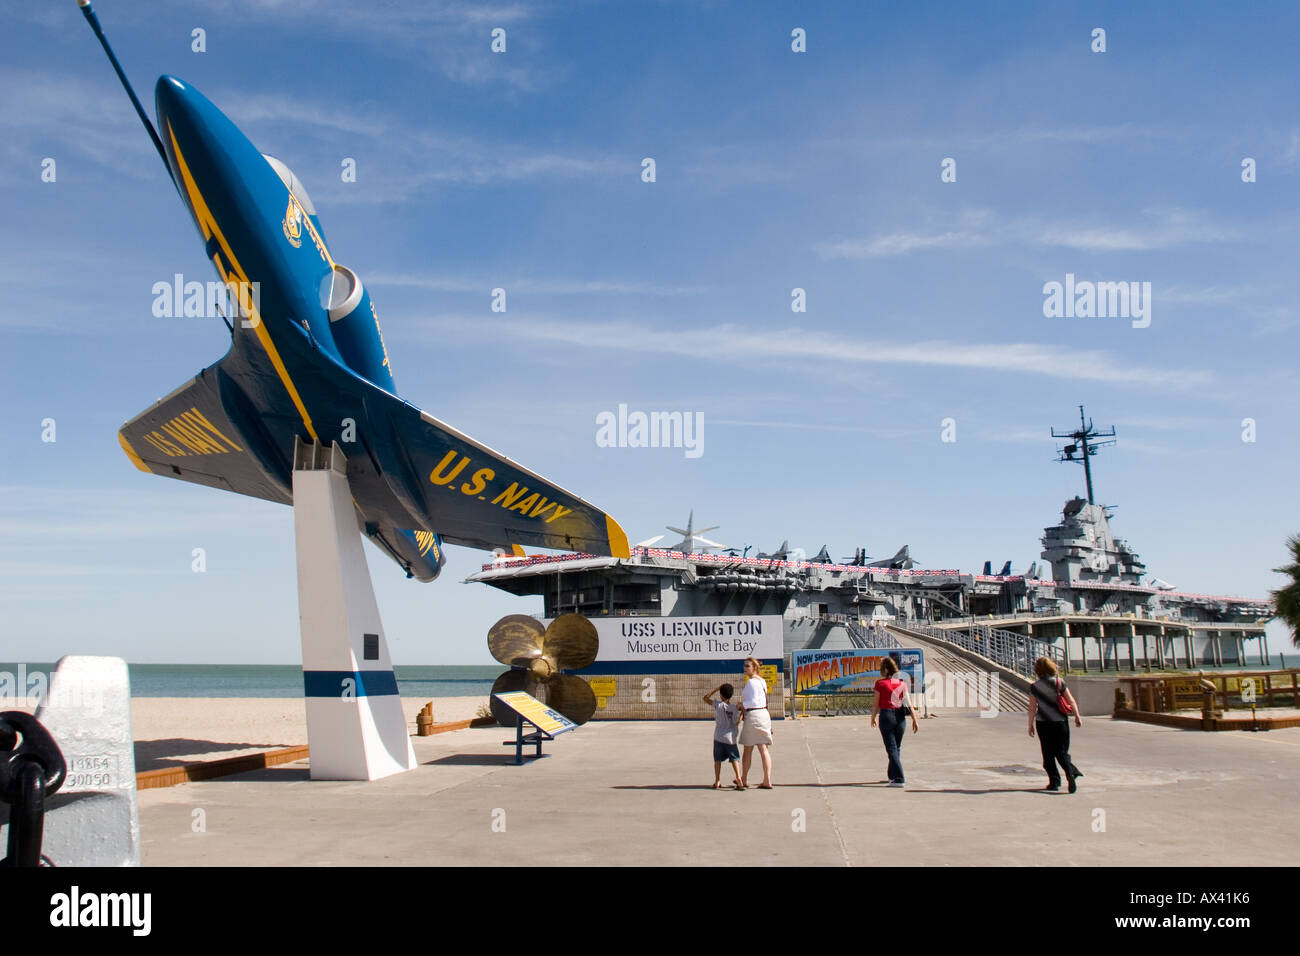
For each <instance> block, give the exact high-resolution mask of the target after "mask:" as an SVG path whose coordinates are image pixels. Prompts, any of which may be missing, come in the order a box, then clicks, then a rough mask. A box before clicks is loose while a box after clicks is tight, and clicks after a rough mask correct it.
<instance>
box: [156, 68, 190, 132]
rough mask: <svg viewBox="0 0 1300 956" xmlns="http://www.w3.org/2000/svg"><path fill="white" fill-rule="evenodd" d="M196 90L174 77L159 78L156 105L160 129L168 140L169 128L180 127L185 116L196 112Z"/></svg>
mask: <svg viewBox="0 0 1300 956" xmlns="http://www.w3.org/2000/svg"><path fill="white" fill-rule="evenodd" d="M193 100H194V88H193V87H192V86H189V85H187V84H186V83H185V82H184V81H183V80H178V79H176V77H174V76H160V77H158V85H157V86H156V87H155V89H154V104H155V106H156V108H157V113H158V128H159V131H160V132H161V133H162V135H163V137H164V138H166V136H167V133H166V130H167V128H168V127H169V126H176V125H178V123H177V120H179V119H180V118H181V117H182V116H183V115H185V114H190V115H192V114H193V112H194V103H193Z"/></svg>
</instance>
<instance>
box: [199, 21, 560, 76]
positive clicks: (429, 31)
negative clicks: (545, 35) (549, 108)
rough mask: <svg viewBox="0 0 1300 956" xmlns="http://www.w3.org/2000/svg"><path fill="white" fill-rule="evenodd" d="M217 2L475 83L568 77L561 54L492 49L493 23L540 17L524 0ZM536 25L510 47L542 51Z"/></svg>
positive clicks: (514, 38)
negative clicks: (368, 4) (371, 5)
mask: <svg viewBox="0 0 1300 956" xmlns="http://www.w3.org/2000/svg"><path fill="white" fill-rule="evenodd" d="M209 6H210V7H212V8H214V9H215V10H217V11H221V12H222V13H223V16H230V17H231V19H234V18H236V17H238V18H239V19H241V20H245V21H254V22H262V23H272V24H275V25H277V26H279V27H280V28H282V29H284V30H286V31H291V32H292V33H294V34H295V35H298V34H310V35H314V36H321V35H325V36H337V37H345V38H346V39H348V40H349V41H351V42H355V43H361V44H364V45H366V46H369V47H371V48H372V49H373V50H375V51H379V52H381V53H382V54H383V55H384V56H390V57H391V56H400V57H403V58H406V59H409V60H413V61H415V62H418V63H419V64H420V65H422V66H425V67H427V68H429V69H432V70H434V71H436V72H438V73H440V74H441V75H443V76H444V77H446V78H447V79H449V80H452V81H453V82H457V83H463V84H467V85H473V86H486V85H490V84H500V85H503V86H505V87H507V88H509V89H512V90H514V91H517V92H525V93H527V92H534V91H537V90H539V89H542V88H544V87H546V86H548V85H549V84H550V83H552V82H554V81H555V80H556V79H558V78H559V77H561V76H562V75H563V74H564V72H565V68H564V66H563V65H562V64H560V63H556V62H555V60H554V58H551V62H550V63H549V64H548V65H547V66H544V67H543V66H538V65H536V64H537V63H538V61H539V59H542V58H539V57H514V58H511V57H507V56H504V55H500V54H494V53H492V52H491V49H490V42H491V31H492V30H493V29H495V28H497V27H501V28H503V29H505V28H508V27H512V26H515V25H517V24H520V23H522V22H525V21H528V20H531V19H535V18H536V17H537V16H538V15H539V13H540V12H541V11H542V10H544V9H545V8H541V7H537V6H530V5H528V4H523V3H485V4H475V3H455V2H444V0H423V2H420V3H413V4H402V5H399V4H392V3H386V4H383V5H382V7H379V8H376V9H375V10H373V12H372V11H371V10H369V9H365V10H359V9H358V7H357V5H356V3H355V2H354V0H211V3H210V4H209ZM540 42H541V41H540V40H539V39H538V36H537V32H536V31H533V32H532V33H528V32H525V31H519V33H518V34H517V35H514V36H511V35H510V33H509V32H508V33H507V51H509V50H510V49H512V48H513V49H523V50H525V51H528V52H531V53H537V52H540V49H541V47H540Z"/></svg>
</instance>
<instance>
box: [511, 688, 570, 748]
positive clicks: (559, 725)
mask: <svg viewBox="0 0 1300 956" xmlns="http://www.w3.org/2000/svg"><path fill="white" fill-rule="evenodd" d="M492 696H493V697H495V698H496V699H497V700H499V701H501V703H503V704H505V705H506V706H507V707H508V708H510V710H511V711H513V712H514V714H515V717H516V718H517V719H516V721H515V739H514V740H503V741H501V745H502V746H503V747H514V748H515V766H519V765H520V764H522V763H523V762H524V758H525V757H527V758H528V759H529V760H536V759H537V758H539V757H547V756H550V755H549V754H544V753H542V741H544V740H554V739H555V738H556V737H558V736H559V735H560V734H563V733H567V732H569V731H570V730H577V729H578V725H577V724H575V723H574V722H573V721H571V720H569V718H568V717H565V716H564V715H563V714H561V713H560V712H559V711H557V710H552V709H551V708H550V707H547V706H546V705H545V704H543V703H542V702H541V701H540V700H538V699H537V698H536V697H533V696H532V695H531V694H525V693H524V692H523V691H511V692H510V693H506V694H493V695H492ZM524 724H528V725H529V726H530V727H532V728H533V730H532V732H530V733H524ZM530 744H531V745H534V746H536V748H537V750H536V752H535V753H531V754H525V753H524V747H526V746H528V745H530Z"/></svg>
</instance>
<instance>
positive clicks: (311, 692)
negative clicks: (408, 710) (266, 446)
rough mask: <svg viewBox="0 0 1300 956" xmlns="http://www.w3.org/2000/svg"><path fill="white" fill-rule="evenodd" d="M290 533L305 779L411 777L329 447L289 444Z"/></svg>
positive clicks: (385, 658)
mask: <svg viewBox="0 0 1300 956" xmlns="http://www.w3.org/2000/svg"><path fill="white" fill-rule="evenodd" d="M293 527H294V541H295V544H296V546H297V550H298V616H299V619H300V621H301V624H302V677H303V689H304V693H305V695H306V698H307V744H308V747H309V748H310V751H311V758H310V759H311V776H312V779H313V780H377V779H378V778H380V777H387V776H389V775H390V774H394V773H401V772H402V771H403V770H413V769H414V768H415V752H414V751H413V750H412V749H411V738H410V735H409V734H408V733H407V729H406V717H405V715H404V714H403V713H402V699H401V697H399V696H398V694H397V679H396V678H395V677H394V676H393V662H392V659H391V658H390V657H389V655H388V642H387V641H386V640H385V638H384V628H383V625H382V624H381V623H380V620H379V605H378V604H377V603H376V601H375V592H374V588H373V587H372V586H371V583H370V569H369V567H368V566H367V565H366V555H365V551H364V550H362V546H361V532H360V530H359V529H358V528H357V517H356V509H355V507H354V506H353V503H352V492H351V491H350V490H349V488H348V478H347V459H346V458H345V457H344V455H343V450H342V449H341V448H339V446H338V445H337V444H334V445H332V446H331V447H330V448H324V447H322V446H320V445H314V444H308V443H305V442H302V441H299V440H295V443H294V455H293Z"/></svg>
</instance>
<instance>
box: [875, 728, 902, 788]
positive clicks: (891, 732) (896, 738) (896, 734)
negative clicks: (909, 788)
mask: <svg viewBox="0 0 1300 956" xmlns="http://www.w3.org/2000/svg"><path fill="white" fill-rule="evenodd" d="M876 719H877V720H878V721H879V723H880V736H881V737H883V738H884V740H885V753H887V754H888V755H889V779H890V781H891V782H898V783H903V759H902V756H901V755H900V753H899V748H900V747H902V746H903V737H904V736H905V735H906V733H907V718H906V717H904V716H903V714H902V711H899V710H882V711H881V712H880V714H879V716H878V717H877V718H876Z"/></svg>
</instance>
